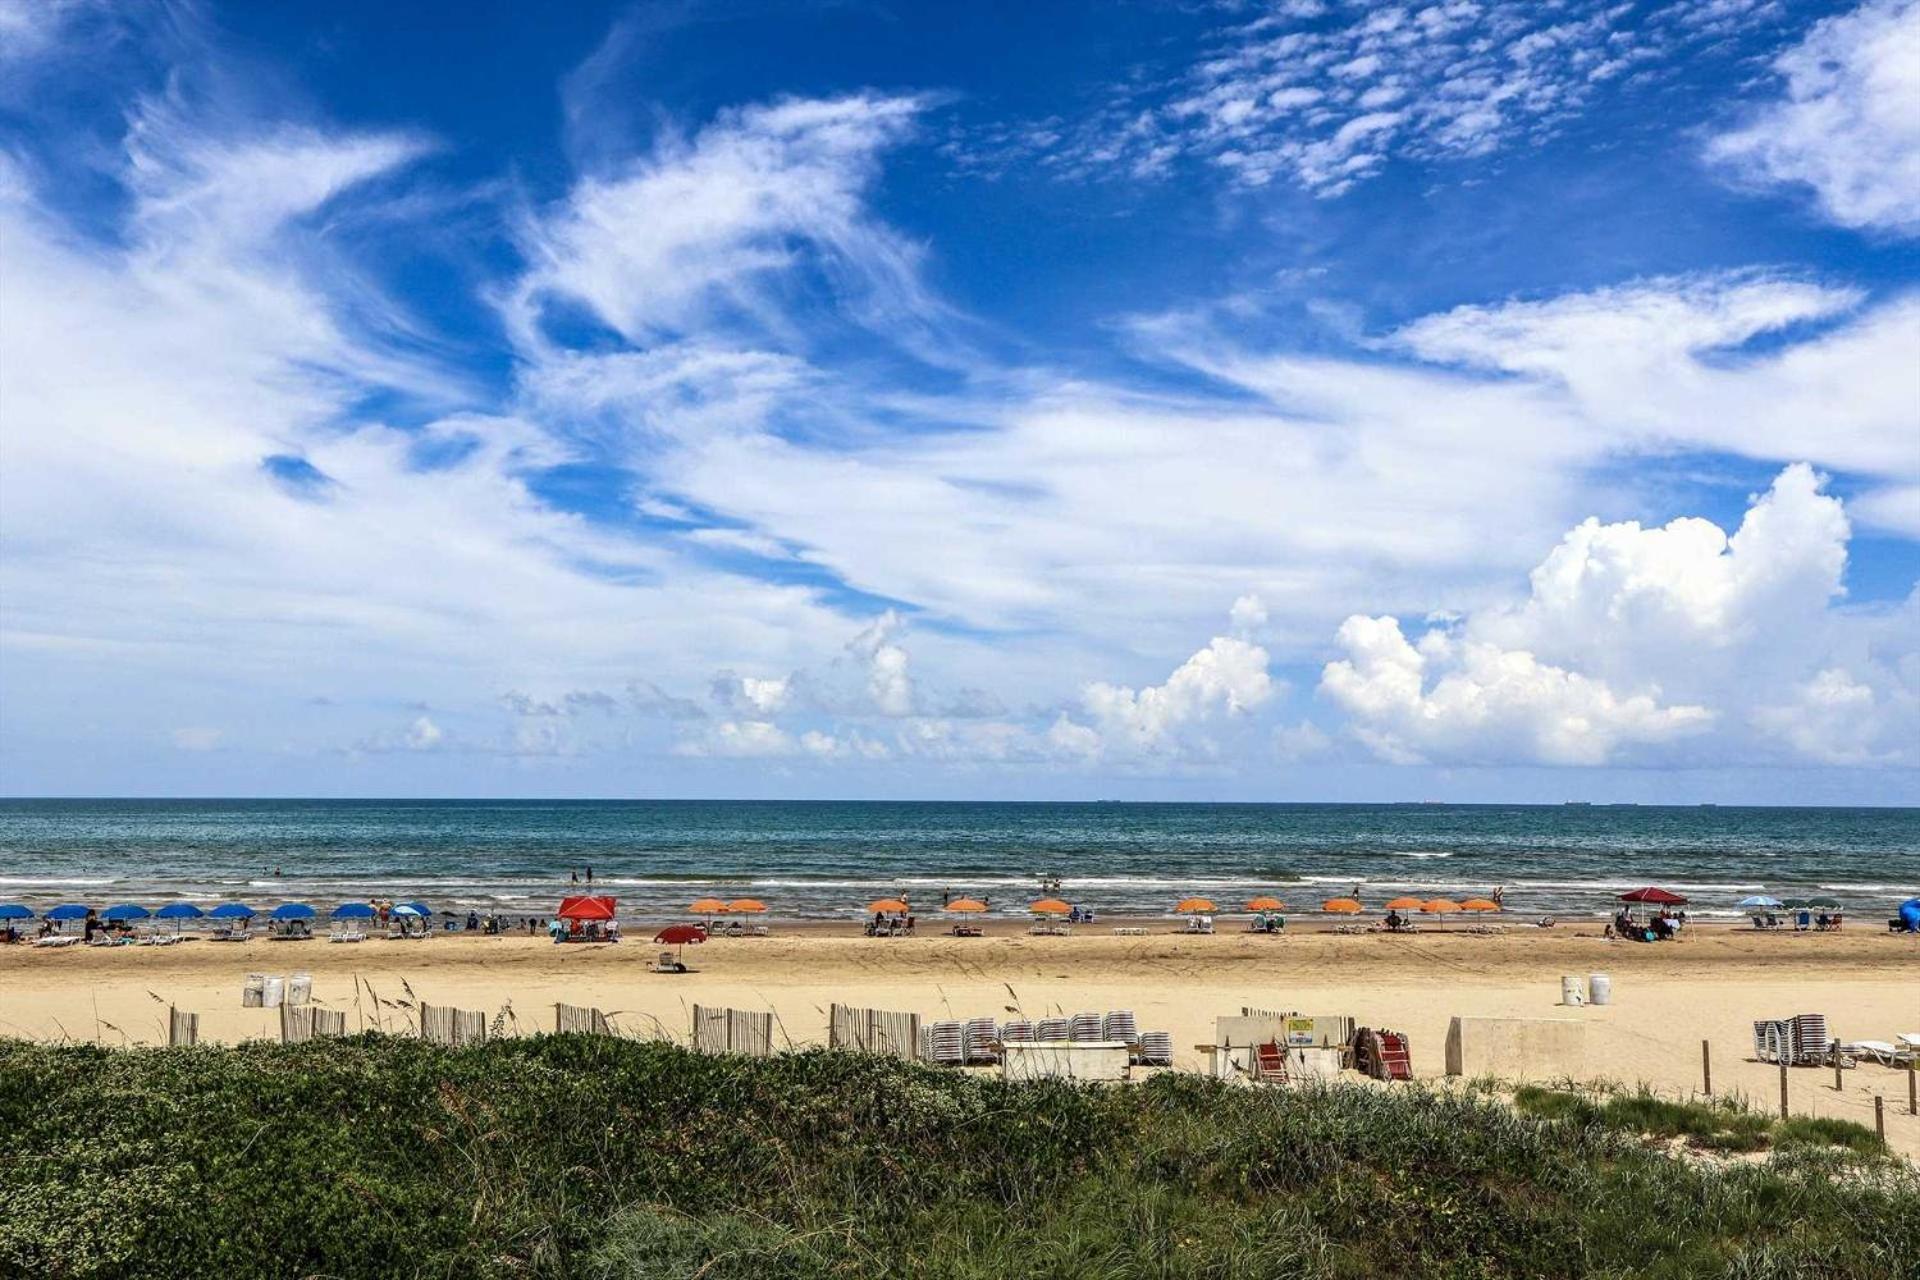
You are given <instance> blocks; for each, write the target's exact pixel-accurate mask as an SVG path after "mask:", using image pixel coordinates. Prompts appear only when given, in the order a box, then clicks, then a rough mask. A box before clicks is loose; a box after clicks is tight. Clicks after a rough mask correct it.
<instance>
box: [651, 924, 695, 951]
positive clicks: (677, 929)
mask: <svg viewBox="0 0 1920 1280" xmlns="http://www.w3.org/2000/svg"><path fill="white" fill-rule="evenodd" d="M653 940H654V941H655V942H657V943H659V944H660V945H661V946H664V947H684V946H686V945H687V944H688V943H689V942H705V941H706V940H707V931H706V930H705V929H702V928H701V927H700V926H699V925H697V924H670V925H668V926H667V927H666V928H664V929H662V930H661V931H660V932H658V933H656V934H654V935H653Z"/></svg>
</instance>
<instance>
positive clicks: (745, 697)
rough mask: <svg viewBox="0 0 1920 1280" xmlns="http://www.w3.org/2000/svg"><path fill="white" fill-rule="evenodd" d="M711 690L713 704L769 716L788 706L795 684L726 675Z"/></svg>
mask: <svg viewBox="0 0 1920 1280" xmlns="http://www.w3.org/2000/svg"><path fill="white" fill-rule="evenodd" d="M709 688H710V691H711V693H712V695H713V700H714V701H715V702H716V703H718V704H719V705H721V706H722V707H727V708H732V709H735V710H739V711H748V712H753V713H756V714H758V715H762V716H766V715H771V714H773V713H774V712H776V711H779V710H780V709H781V708H783V707H785V706H786V705H787V702H788V699H789V698H790V697H791V695H792V692H793V681H792V680H791V679H790V678H788V677H785V676H742V675H736V674H735V673H733V672H731V671H722V672H721V673H720V674H719V675H717V676H715V677H714V678H713V683H712V684H711V685H710V686H709Z"/></svg>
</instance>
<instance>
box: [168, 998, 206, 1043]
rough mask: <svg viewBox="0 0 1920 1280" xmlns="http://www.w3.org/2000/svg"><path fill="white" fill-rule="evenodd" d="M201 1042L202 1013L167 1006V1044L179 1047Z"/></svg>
mask: <svg viewBox="0 0 1920 1280" xmlns="http://www.w3.org/2000/svg"><path fill="white" fill-rule="evenodd" d="M199 1042H200V1015H199V1014H197V1013H187V1012H184V1011H183V1010H180V1009H176V1008H174V1007H173V1006H172V1005H168V1006H167V1044H168V1045H169V1046H171V1047H172V1048H175V1049H179V1048H182V1047H183V1046H186V1045H190V1044H198V1043H199Z"/></svg>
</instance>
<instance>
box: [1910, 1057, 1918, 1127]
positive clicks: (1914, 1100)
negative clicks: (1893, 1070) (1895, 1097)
mask: <svg viewBox="0 0 1920 1280" xmlns="http://www.w3.org/2000/svg"><path fill="white" fill-rule="evenodd" d="M1916 1068H1920V1062H1912V1061H1909V1062H1908V1063H1907V1114H1908V1115H1910V1116H1920V1089H1917V1088H1915V1086H1914V1081H1915V1080H1920V1070H1916Z"/></svg>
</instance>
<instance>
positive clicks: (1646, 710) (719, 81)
mask: <svg viewBox="0 0 1920 1280" xmlns="http://www.w3.org/2000/svg"><path fill="white" fill-rule="evenodd" d="M0 85H4V87H0V238H3V241H4V243H3V245H0V256H3V260H4V261H5V262H6V264H7V269H6V272H5V276H4V279H0V790H4V791H6V792H8V793H13V794H44V793H81V794H202V795H205V794H269V795H297V794H314V795H362V794H364V795H395V794H399V795H487V794H495V795H649V796H654V795H714V796H735V795H738V796H759V795H764V796H866V795H874V796H898V795H925V796H981V797H997V796H1005V797H1009V798H1040V797H1067V798H1074V797H1081V798H1114V797H1122V798H1125V797H1133V798H1143V799H1211V798H1219V799H1229V798H1231V799H1263V798H1270V799H1422V798H1444V799H1500V800H1529V799H1532V800H1542V801H1557V800H1561V799H1567V798H1590V799H1632V800H1643V801H1658V800H1675V801H1693V800H1717V801H1723V802H1727V801H1740V800H1757V801H1768V802H1772V801H1779V800H1795V801H1808V802H1816V801H1835V802H1860V803H1914V802H1916V801H1920V772H1916V770H1917V769H1920V597H1917V596H1916V580H1917V579H1920V291H1917V290H1916V284H1917V283H1920V256H1917V255H1916V237H1917V236H1920V213H1917V212H1916V211H1920V4H1915V3H1912V2H1911V0H1909V2H1907V3H1894V2H1891V0H1887V2H1879V3H1869V4H1865V5H1861V6H1849V5H1798V4H1781V3H1767V2H1765V0H1697V2H1695V0H1651V2H1645V3H1635V2H1631V0H1629V2H1628V3H1623V4H1615V5H1607V6H1592V5H1582V4H1573V3H1526V4H1522V3H1507V2H1505V0H1442V2H1440V3H1434V4H1426V5H1422V4H1414V5H1408V6H1404V7H1402V6H1392V5H1359V4H1344V3H1339V2H1337V0H1279V2H1277V3H1269V4H1214V5H1206V4H1194V5H1174V4H1138V5H1102V6H1087V7H1084V8H1073V7H1069V6H1051V5H1049V6H1009V7H1007V8H1006V9H1005V11H996V12H991V13H983V12H981V11H979V10H978V9H977V8H968V7H961V6H952V7H947V6H925V5H900V6H891V7H889V6H882V5H853V4H846V5H812V6H809V5H799V6H795V5H781V6H771V5H764V6H763V5H747V4H737V5H734V4H692V3H689V4H677V5H639V6H593V5H586V4H581V5H569V6H560V7H558V8H557V9H556V10H555V11H553V12H543V13H540V14H539V15H537V16H536V15H534V14H533V13H532V12H531V11H529V10H527V9H526V8H525V6H520V5H509V4H474V5H462V6H458V7H452V6H448V7H436V6H411V7H409V8H408V9H407V10H406V11H405V12H404V13H402V14H400V15H398V16H396V14H395V13H394V12H393V11H392V9H391V7H390V6H372V5H354V4H333V5H326V6H289V5H241V6H231V7H226V6H218V5H208V6H201V5H170V6H126V7H121V6H113V5H106V4H98V3H90V2H88V0H69V2H67V3H53V4H47V3H34V4H23V3H0Z"/></svg>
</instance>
